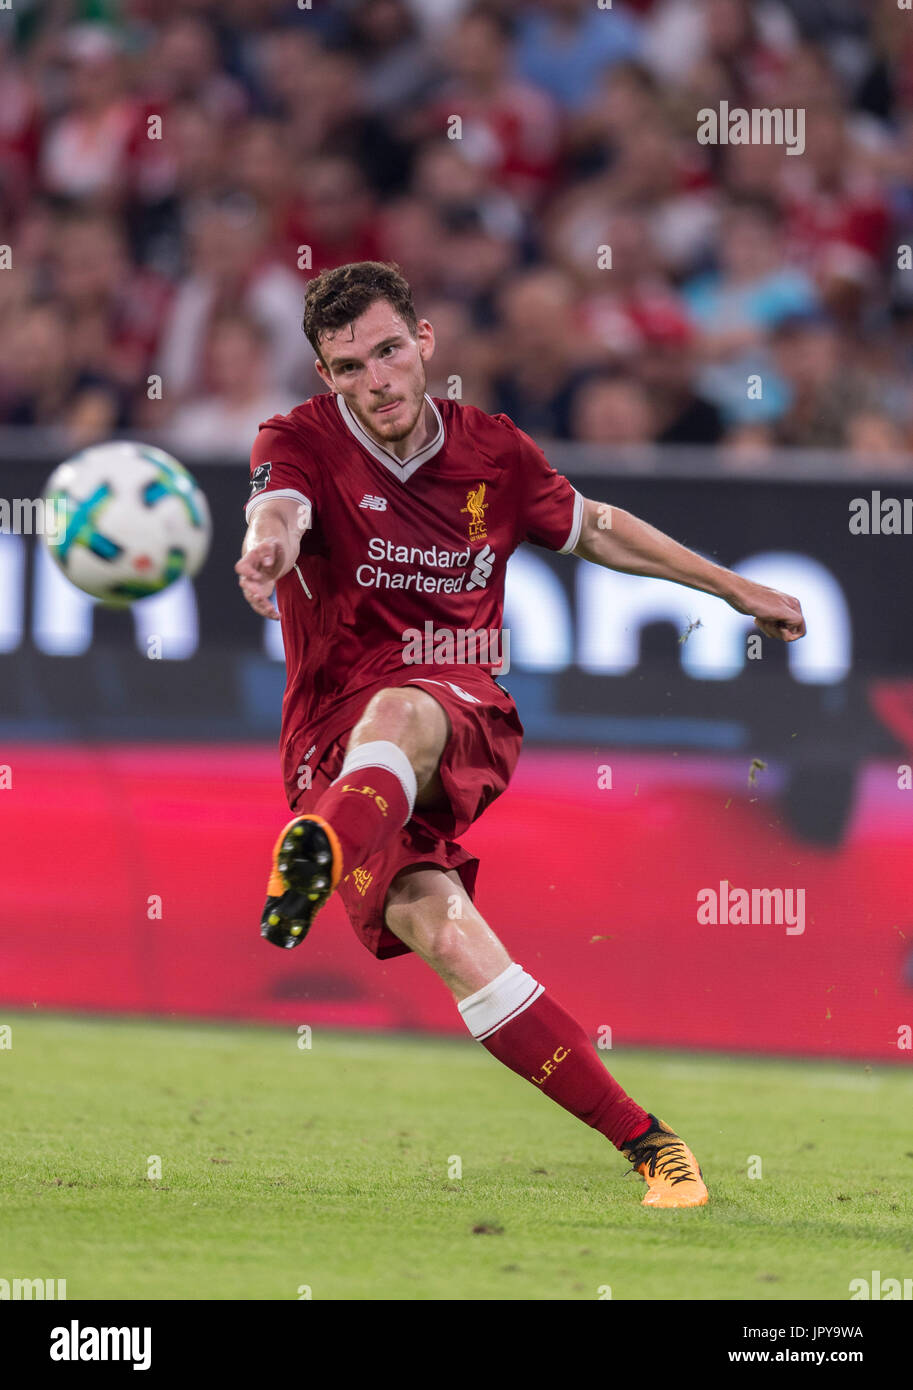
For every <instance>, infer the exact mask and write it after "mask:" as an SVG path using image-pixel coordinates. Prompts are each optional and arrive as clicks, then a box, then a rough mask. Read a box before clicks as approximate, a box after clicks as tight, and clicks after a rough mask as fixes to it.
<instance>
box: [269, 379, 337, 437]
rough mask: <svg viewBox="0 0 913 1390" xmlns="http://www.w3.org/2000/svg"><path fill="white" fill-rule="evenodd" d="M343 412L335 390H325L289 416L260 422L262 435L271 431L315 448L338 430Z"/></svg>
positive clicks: (293, 409)
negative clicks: (338, 404)
mask: <svg viewBox="0 0 913 1390" xmlns="http://www.w3.org/2000/svg"><path fill="white" fill-rule="evenodd" d="M338 418H339V411H338V409H337V406H336V401H335V397H334V395H333V393H332V391H321V392H319V393H318V394H317V395H316V396H311V397H310V398H309V399H308V400H306V401H302V403H301V404H300V405H296V406H294V407H293V408H292V409H291V410H290V411H289V412H288V413H287V414H286V415H279V414H277V415H271V416H270V417H269V419H268V420H262V421H261V422H260V433H261V434H262V433H263V432H264V430H267V431H270V432H271V433H272V434H274V435H276V436H281V437H284V438H286V439H288V440H295V439H297V440H299V441H300V442H302V443H307V444H309V445H311V446H313V444H314V443H315V442H316V441H317V440H319V439H321V438H326V437H327V436H328V435H329V434H330V433H331V432H333V431H334V430H335V429H337V428H338Z"/></svg>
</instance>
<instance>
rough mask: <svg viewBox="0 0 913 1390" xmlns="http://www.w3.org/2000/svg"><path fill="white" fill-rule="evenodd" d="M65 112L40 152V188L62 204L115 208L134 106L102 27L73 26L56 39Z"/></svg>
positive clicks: (118, 48) (117, 50)
mask: <svg viewBox="0 0 913 1390" xmlns="http://www.w3.org/2000/svg"><path fill="white" fill-rule="evenodd" d="M60 49H61V65H62V67H63V71H64V73H65V79H66V80H65V95H64V109H63V112H62V114H61V115H60V116H59V117H58V118H57V119H56V120H54V121H52V123H51V125H50V128H49V129H48V131H47V133H46V135H45V137H44V140H43V143H42V148H41V176H42V181H43V184H44V187H45V188H46V189H47V190H48V191H49V192H51V193H54V194H57V195H59V196H60V197H61V198H67V199H76V198H87V197H93V198H95V199H96V200H99V201H102V200H103V201H105V202H106V203H108V204H109V205H112V206H114V205H116V204H117V203H119V202H120V200H121V198H122V196H123V191H124V187H125V184H126V180H127V167H128V162H129V154H130V148H131V145H132V144H133V142H134V140H135V138H136V134H137V123H138V120H139V115H140V107H139V102H138V100H137V98H136V96H135V95H134V94H133V93H131V92H130V91H129V90H128V88H127V85H126V74H125V70H124V66H123V57H122V44H121V41H120V38H119V37H118V35H117V34H115V33H114V32H113V31H111V30H109V29H106V28H105V27H103V26H102V25H94V24H85V25H75V26H74V27H73V28H71V29H69V30H67V31H66V32H65V33H64V34H63V35H62V37H61V44H60Z"/></svg>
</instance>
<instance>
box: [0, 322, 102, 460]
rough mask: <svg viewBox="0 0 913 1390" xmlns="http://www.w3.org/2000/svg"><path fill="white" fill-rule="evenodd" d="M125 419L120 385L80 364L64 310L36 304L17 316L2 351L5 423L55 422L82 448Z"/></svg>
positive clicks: (0, 402)
mask: <svg viewBox="0 0 913 1390" xmlns="http://www.w3.org/2000/svg"><path fill="white" fill-rule="evenodd" d="M122 419H123V411H122V393H121V391H120V388H119V387H118V384H117V383H116V382H115V381H114V380H113V379H112V378H110V377H105V376H104V375H102V374H100V373H94V372H92V371H90V370H88V369H85V368H81V367H80V366H79V365H78V364H77V362H76V360H75V356H74V354H73V353H72V351H71V345H70V333H69V332H68V326H67V322H66V319H65V317H64V315H63V314H62V313H61V311H60V309H59V308H57V307H55V306H54V305H53V304H34V305H31V306H30V307H29V308H28V309H27V310H26V311H25V313H24V314H23V315H22V316H21V317H20V318H19V319H18V320H17V322H16V324H15V327H14V330H13V333H12V336H11V338H10V340H9V342H8V344H7V348H6V350H5V351H4V353H3V364H2V369H0V420H2V423H3V424H5V425H19V426H23V425H56V426H59V427H62V428H63V430H64V432H65V434H66V437H67V442H68V444H69V445H71V446H72V447H73V448H78V447H81V446H82V445H84V444H90V443H91V442H92V441H93V440H96V439H104V438H106V437H108V436H110V434H111V433H112V431H113V430H114V429H115V428H116V427H117V426H119V425H120V424H121V423H122Z"/></svg>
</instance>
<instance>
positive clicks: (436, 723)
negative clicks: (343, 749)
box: [349, 686, 446, 787]
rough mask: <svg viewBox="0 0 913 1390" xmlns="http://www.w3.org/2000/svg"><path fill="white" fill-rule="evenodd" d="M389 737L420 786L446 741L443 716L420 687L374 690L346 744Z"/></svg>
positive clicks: (433, 765) (430, 771) (434, 765)
mask: <svg viewBox="0 0 913 1390" xmlns="http://www.w3.org/2000/svg"><path fill="white" fill-rule="evenodd" d="M374 740H389V742H391V743H395V744H396V745H397V746H398V747H399V748H402V750H403V752H404V753H405V754H406V757H407V758H408V759H409V761H410V762H411V763H412V766H413V768H414V769H415V772H416V777H417V778H418V782H419V786H420V787H421V786H422V785H423V784H424V782H425V781H427V780H428V778H429V777H431V776H432V774H433V773H434V770H435V768H436V767H437V763H438V759H439V758H440V755H441V752H442V750H443V745H444V742H445V741H446V715H445V714H444V712H443V710H442V709H441V706H440V705H439V704H438V703H437V701H436V700H434V699H432V697H431V696H430V695H426V693H425V692H424V691H423V690H416V689H415V688H414V687H412V686H409V687H396V686H391V687H389V688H387V689H385V690H378V691H377V693H376V694H374V695H372V697H371V699H370V700H369V701H368V704H367V705H366V706H365V711H364V714H363V715H362V717H361V719H360V720H359V721H358V724H357V725H356V726H355V729H354V730H353V732H352V741H351V742H350V745H349V746H350V747H352V746H353V744H354V746H357V745H358V744H361V743H365V742H368V741H371V742H373V741H374Z"/></svg>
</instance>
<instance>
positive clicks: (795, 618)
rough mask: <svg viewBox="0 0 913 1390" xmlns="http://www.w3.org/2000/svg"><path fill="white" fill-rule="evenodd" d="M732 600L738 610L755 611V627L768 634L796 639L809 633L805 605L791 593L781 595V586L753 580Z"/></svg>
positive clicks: (753, 615) (789, 640) (781, 639)
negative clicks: (803, 614)
mask: <svg viewBox="0 0 913 1390" xmlns="http://www.w3.org/2000/svg"><path fill="white" fill-rule="evenodd" d="M729 602H730V604H731V606H732V607H733V608H735V609H736V611H737V612H739V613H749V614H751V615H752V617H753V618H754V621H755V627H758V628H760V629H761V631H762V632H763V633H764V636H765V637H776V638H778V639H779V640H780V641H781V642H795V641H796V640H797V638H799V637H804V636H805V619H804V618H803V616H802V606H801V604H800V603H799V600H798V599H797V598H793V597H792V595H791V594H781V593H780V591H779V589H768V588H767V587H766V585H764V584H751V583H749V584H747V585H746V586H745V587H744V588H743V589H742V590H740V592H739V594H738V595H737V596H736V597H735V598H731V599H730V600H729Z"/></svg>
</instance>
